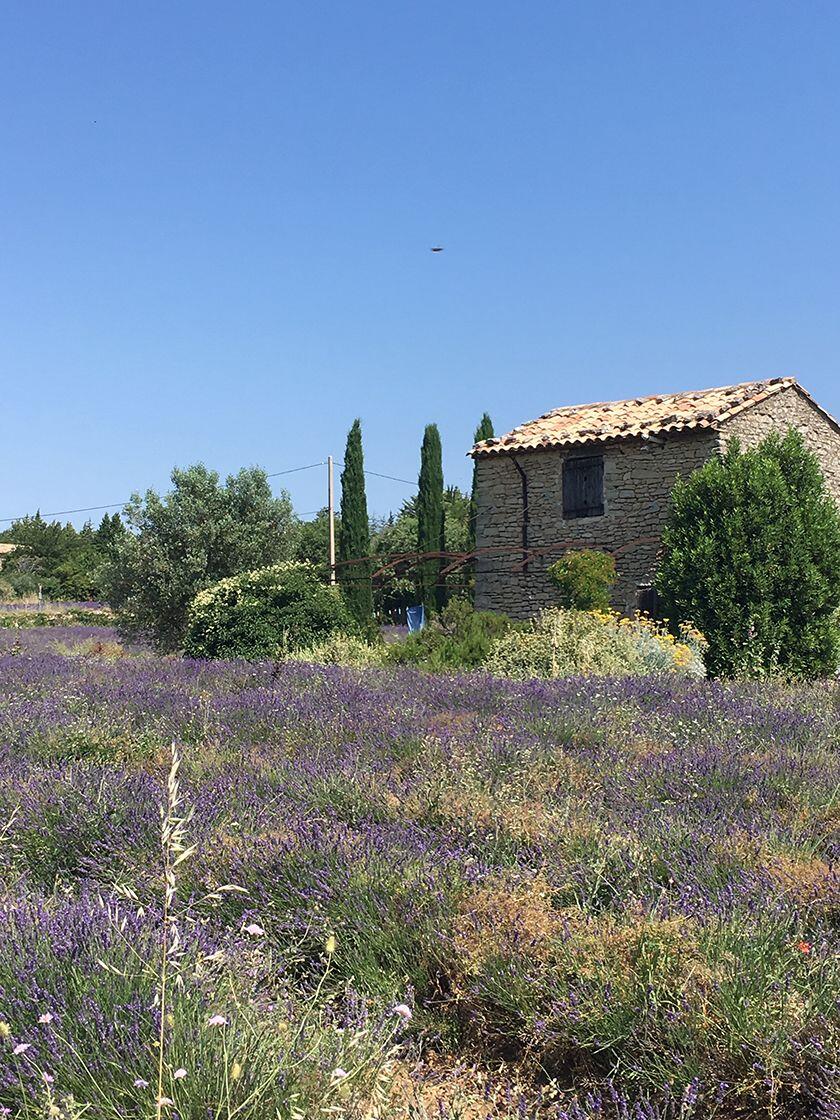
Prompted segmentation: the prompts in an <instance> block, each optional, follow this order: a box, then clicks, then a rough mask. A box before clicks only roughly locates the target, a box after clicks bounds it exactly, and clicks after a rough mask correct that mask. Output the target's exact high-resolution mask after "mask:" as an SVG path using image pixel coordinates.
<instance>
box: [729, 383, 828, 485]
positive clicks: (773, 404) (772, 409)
mask: <svg viewBox="0 0 840 1120" xmlns="http://www.w3.org/2000/svg"><path fill="white" fill-rule="evenodd" d="M788 428H795V429H796V430H797V431H799V432H801V433H802V436H803V438H804V440H805V444H806V446H808V447H810V449H811V450H812V451H813V452H814V454H815V455H816V456H817V458H818V459H819V461H820V466H821V467H822V472H823V474H824V475H825V480H826V482H827V484H828V488H829V490H830V491H831V492H832V494H833V495H834V498H835V500H836V501H837V502H838V503H840V431H838V430H837V428H835V427H834V426H833V425H832V424H831V423H830V422H829V421H828V420H827V419H826V417H825V415H824V414H823V413H822V412H821V411H820V410H819V409H818V408H817V407H816V406H815V405H814V404H813V403H812V402H811V401H810V400H809V399H808V398H807V397H805V396H803V395H802V393H800V392H798V391H797V390H796V389H795V388H794V387H791V388H790V389H784V390H783V391H782V392H781V393H777V394H776V395H775V396H773V397H770V398H769V399H768V400H766V401H762V402H761V404H757V405H753V407H752V408H748V409H746V411H744V412H742V413H740V414H739V415H738V416H734V417H733V418H732V419H731V420H728V421H727V422H726V423H725V424H724V426H723V432H722V440H723V442H725V441H726V440H728V439H730V438H731V437H732V436H737V437H738V438H739V439H740V441H741V443H742V444H743V446H744V447H752V446H754V445H755V444H756V443H760V442H761V440H763V439H764V438H765V437H766V436H768V435H769V434H770V433H771V432H772V431H778V432H781V433H782V434H784V433H785V432H786V431H787V430H788Z"/></svg>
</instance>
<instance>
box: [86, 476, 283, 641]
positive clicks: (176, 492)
mask: <svg viewBox="0 0 840 1120" xmlns="http://www.w3.org/2000/svg"><path fill="white" fill-rule="evenodd" d="M171 478H172V489H171V490H170V492H169V493H168V494H165V495H164V496H163V497H161V496H160V495H159V494H157V493H155V491H154V490H147V491H146V494H145V496H144V497H141V496H140V495H139V494H135V495H133V497H132V499H131V501H130V502H129V503H128V505H127V506H126V507H125V510H124V517H125V521H126V522H127V525H128V528H129V530H130V532H127V533H125V534H124V535H123V536H122V538H121V539H120V540H119V541H118V543H117V544H116V547H115V549H114V552H113V555H112V557H111V559H110V561H109V562H108V563H107V564H106V565H105V568H104V570H103V590H104V593H105V597H106V599H107V601H108V602H109V603H111V605H112V606H113V607H115V608H116V610H117V612H118V619H119V625H120V629H121V630H122V632H123V633H125V634H127V635H129V636H141V637H145V638H148V639H149V640H150V641H151V642H152V644H153V645H154V646H155V647H156V648H157V649H159V650H163V651H167V650H176V649H180V648H181V645H182V642H183V638H184V633H185V629H186V621H187V610H188V608H189V605H190V603H191V602H192V599H193V597H194V596H195V595H196V594H197V592H199V591H202V590H204V588H206V587H210V586H211V585H212V584H214V583H217V582H218V581H219V580H221V579H224V578H225V577H226V576H233V575H238V574H239V573H241V572H245V571H251V570H254V569H257V568H264V567H267V566H269V565H270V564H274V563H277V562H278V561H280V560H287V559H289V558H290V557H291V556H292V554H293V551H294V547H295V543H296V537H297V521H296V519H295V516H294V514H293V512H292V504H291V501H290V499H289V495H288V494H286V493H285V492H283V493H281V495H280V496H279V497H277V498H275V497H274V496H273V495H272V493H271V487H270V486H269V483H268V479H267V477H266V475H265V472H264V471H261V470H259V469H258V468H256V467H251V468H248V469H245V470H241V471H239V473H238V474H235V475H231V476H230V477H229V478H228V479H227V480H226V481H225V483H224V484H222V483H221V482H220V481H219V476H218V474H217V473H216V472H215V471H211V470H208V469H207V467H205V466H204V464H203V463H198V464H196V465H195V466H192V467H189V468H187V469H186V470H179V469H178V468H176V469H175V470H173V472H172V475H171Z"/></svg>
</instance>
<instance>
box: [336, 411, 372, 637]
mask: <svg viewBox="0 0 840 1120" xmlns="http://www.w3.org/2000/svg"><path fill="white" fill-rule="evenodd" d="M338 558H339V560H340V561H341V566H340V567H339V569H338V578H339V581H340V582H341V587H342V591H343V592H344V598H345V601H346V603H347V605H348V607H349V608H350V612H351V614H352V615H353V617H354V618H355V619H356V621H357V622H359V623H361V624H362V625H364V624H366V623H369V622H370V621H371V619H372V618H373V589H372V587H371V580H370V572H371V568H370V522H369V521H368V510H367V496H366V494H365V461H364V454H363V452H362V423H361V421H360V420H358V419H357V420H354V421H353V424H352V426H351V428H350V431H349V432H348V433H347V447H346V448H345V451H344V470H343V471H342V472H341V527H340V532H339V537H338ZM348 561H355V563H349V562H348Z"/></svg>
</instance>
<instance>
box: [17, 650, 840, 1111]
mask: <svg viewBox="0 0 840 1120" xmlns="http://www.w3.org/2000/svg"><path fill="white" fill-rule="evenodd" d="M94 637H95V638H96V641H91V639H92V638H94ZM112 640H113V638H112V636H110V637H109V636H108V633H107V631H101V632H99V633H98V634H97V635H94V634H91V632H90V630H88V629H82V630H81V632H80V633H79V635H78V637H77V639H75V640H74V639H73V636H72V634H71V632H69V631H67V632H63V631H59V630H50V631H25V632H3V633H0V820H2V821H5V822H6V823H5V826H3V827H2V828H0V874H1V875H2V882H3V884H4V886H3V893H2V896H0V1048H2V1050H1V1051H0V1107H6V1108H9V1109H11V1110H13V1112H16V1113H21V1114H25V1113H26V1111H27V1110H29V1111H30V1112H39V1114H43V1112H44V1110H49V1109H50V1108H57V1109H58V1110H59V1111H60V1112H64V1114H65V1115H68V1116H70V1115H75V1113H74V1112H73V1109H74V1108H76V1109H79V1108H82V1107H85V1108H87V1109H88V1114H89V1115H92V1116H105V1115H108V1116H115V1115H120V1116H135V1115H136V1116H138V1117H139V1116H148V1115H150V1114H151V1112H154V1110H155V1107H156V1104H155V1102H156V1098H157V1097H163V1098H164V1099H165V1100H171V1101H173V1102H174V1104H173V1105H160V1106H158V1107H159V1108H160V1109H161V1110H162V1111H163V1112H164V1113H165V1114H167V1115H168V1114H169V1112H171V1111H172V1110H174V1111H177V1112H178V1115H179V1116H182V1117H183V1116H189V1117H195V1118H196V1120H198V1117H201V1118H202V1120H204V1118H205V1117H206V1115H207V1110H208V1109H211V1110H212V1111H213V1114H214V1115H222V1113H224V1114H226V1115H233V1113H234V1112H236V1113H237V1115H242V1116H247V1117H250V1118H253V1120H257V1118H261V1117H268V1116H275V1115H280V1116H289V1117H291V1116H293V1115H295V1116H296V1115H300V1114H304V1115H307V1116H308V1115H315V1114H317V1113H318V1112H320V1111H325V1112H326V1111H329V1110H330V1109H332V1110H333V1112H334V1113H335V1114H338V1115H344V1116H360V1117H361V1116H362V1115H367V1114H372V1110H373V1112H378V1114H379V1115H381V1116H384V1117H397V1116H401V1117H402V1116H405V1117H408V1116H416V1117H422V1116H423V1115H424V1111H425V1112H427V1113H428V1114H429V1115H438V1114H440V1115H443V1116H452V1117H453V1118H454V1117H455V1116H462V1115H465V1114H469V1115H477V1116H490V1115H492V1116H494V1117H499V1118H501V1117H513V1116H525V1117H527V1116H533V1117H535V1118H536V1117H543V1116H546V1117H547V1116H551V1117H553V1118H555V1120H562V1118H563V1117H567V1118H570V1120H590V1118H592V1120H594V1118H598V1120H601V1118H604V1120H607V1118H612V1117H615V1118H616V1120H618V1118H619V1117H631V1118H635V1117H638V1118H640V1120H642V1118H646V1120H653V1118H657V1120H677V1118H681V1120H686V1118H689V1117H696V1118H698V1120H700V1118H705V1117H712V1116H715V1117H719V1118H730V1117H731V1118H734V1117H753V1118H766V1120H769V1118H770V1117H802V1118H803V1120H804V1118H805V1117H836V1116H837V1115H838V1110H840V1091H838V1078H837V1069H838V1065H840V1060H838V1041H839V1040H840V1010H839V1009H838V991H840V967H838V948H840V878H838V875H837V871H836V867H837V857H838V849H840V832H838V821H840V818H838V808H837V794H836V791H837V789H838V787H840V751H838V748H840V731H838V727H839V726H840V723H838V718H837V715H838V709H840V689H838V686H836V685H828V686H825V685H824V686H821V687H820V688H816V687H813V688H812V687H807V686H799V687H795V688H794V687H783V686H780V685H778V684H771V683H769V682H752V683H738V684H731V685H725V684H722V683H720V682H707V681H704V680H699V679H691V678H689V677H685V676H680V675H677V674H668V675H655V676H651V677H623V678H609V677H599V678H594V677H593V678H587V679H584V678H580V677H568V678H563V679H558V680H551V681H541V680H528V681H521V682H516V681H510V680H499V679H493V678H491V677H489V676H485V675H482V674H471V675H465V676H431V675H427V674H421V673H418V672H416V671H414V670H409V669H403V668H400V669H396V668H388V669H380V668H368V669H363V668H356V669H344V668H341V667H339V666H334V665H329V666H314V665H308V664H304V663H294V662H289V663H285V664H274V663H247V662H213V663H206V662H198V661H189V660H182V659H177V658H162V657H154V656H151V655H149V654H142V653H141V654H139V655H134V656H123V657H111V656H107V655H103V653H102V649H107V648H108V642H110V641H112ZM58 643H60V645H61V648H62V649H64V650H65V651H66V650H73V651H74V655H73V656H68V655H67V653H66V652H59V650H58V648H57V644H58ZM100 647H101V648H100ZM173 741H174V742H175V743H176V744H178V751H179V752H180V756H181V763H180V772H179V774H178V783H179V784H178V798H179V801H178V803H177V805H176V806H175V808H173V801H172V791H171V788H170V786H171V777H172V769H171V767H172V743H173ZM168 782H169V783H170V785H168ZM160 806H163V807H164V826H165V822H166V820H167V819H169V818H172V819H174V817H178V819H182V820H183V821H184V822H185V823H184V825H183V835H182V836H181V837H180V839H179V841H178V843H179V844H180V845H181V847H180V849H178V850H177V851H176V849H174V848H173V849H172V851H171V852H170V854H169V855H167V856H166V857H165V859H166V860H168V861H169V862H168V863H167V864H166V866H169V867H170V868H172V869H173V874H174V876H175V886H174V888H173V889H174V892H175V893H174V894H173V896H172V900H171V905H170V906H169V909H168V911H167V913H166V915H164V905H165V901H166V895H165V890H164V886H163V884H164V869H163V864H164V862H165V859H164V855H163V849H162V848H161V818H160V815H159V807H160ZM167 806H168V808H167ZM179 806H180V807H179ZM167 814H169V818H167ZM190 814H191V816H190ZM184 853H187V854H186V855H185V856H184V858H183V860H180V856H181V855H184ZM176 860H180V862H178V863H177V866H176ZM230 886H235V887H237V888H238V889H236V890H230V889H228V888H229V887H230ZM164 935H165V936H166V938H167V939H168V940H167V944H168V945H169V947H170V949H171V951H172V954H173V955H172V959H173V960H174V961H175V965H174V973H173V979H172V983H171V987H170V988H169V995H168V997H167V1002H166V1004H165V1007H164V1011H163V1015H161V1006H160V992H161V980H160V972H161V969H160V955H161V946H162V937H163V936H164ZM167 1007H168V1010H167V1009H166V1008H167ZM409 1015H410V1016H411V1018H410V1019H409V1017H408V1016H409ZM161 1023H163V1028H164V1033H163V1052H164V1056H165V1062H164V1084H163V1089H162V1091H161V1092H160V1093H159V1092H158V1089H157V1081H156V1078H157V1071H158V1066H159V1063H160V1055H161V1052H162V1051H161V1047H160V1045H156V1042H158V1043H159V1040H160V1030H161ZM418 1048H419V1049H418ZM418 1054H420V1055H426V1056H427V1065H426V1066H424V1067H423V1069H424V1071H425V1072H424V1073H423V1076H422V1077H420V1076H419V1075H415V1073H413V1072H412V1071H413V1070H414V1069H415V1062H416V1060H417V1057H418ZM491 1071H492V1072H491ZM234 1074H235V1076H234ZM46 1078H50V1079H51V1080H46ZM459 1102H460V1103H459ZM55 1115H57V1114H55Z"/></svg>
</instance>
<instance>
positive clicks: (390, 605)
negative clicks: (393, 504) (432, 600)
mask: <svg viewBox="0 0 840 1120" xmlns="http://www.w3.org/2000/svg"><path fill="white" fill-rule="evenodd" d="M469 510H470V499H469V496H468V495H467V494H465V493H464V492H463V491H461V490H459V489H458V487H457V486H447V487H446V489H445V490H444V491H443V513H444V542H445V550H446V551H447V552H467V551H468V550H469V549H468V544H467V541H468V536H469ZM371 538H372V543H371V552H372V553H373V555H374V556H375V557H376V559H377V566H379V565H382V566H385V565H386V563H387V561H388V559H389V558H393V557H394V556H400V555H406V554H413V553H414V552H415V551H416V550H417V497H416V495H415V496H414V497H411V498H409V499H408V500H407V501H405V502H403V504H402V507H401V509H400V511H399V513H397V514H396V515H394V514H391V515H390V516H388V517H386V518H384V519H382V520H380V521H379V522H378V523H377V524H376V525H374V526H373V530H372V533H371ZM415 576H416V573H415V571H414V569H413V568H411V567H408V566H407V565H405V564H399V563H398V564H397V565H395V567H394V568H393V569H392V570H391V572H390V573H386V575H385V576H384V578H383V579H381V580H378V581H377V586H376V588H375V590H374V605H375V607H376V609H377V611H378V612H381V613H382V614H391V613H393V612H396V611H404V610H405V608H406V607H409V606H411V604H412V603H416V602H417V581H416V578H415ZM471 589H472V588H471V573H469V572H468V571H467V570H466V568H460V569H458V571H456V572H455V573H454V574H453V576H452V577H451V578H450V579H448V580H447V587H446V590H447V594H449V595H453V594H455V595H462V596H463V595H466V596H469V594H470V592H471Z"/></svg>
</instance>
